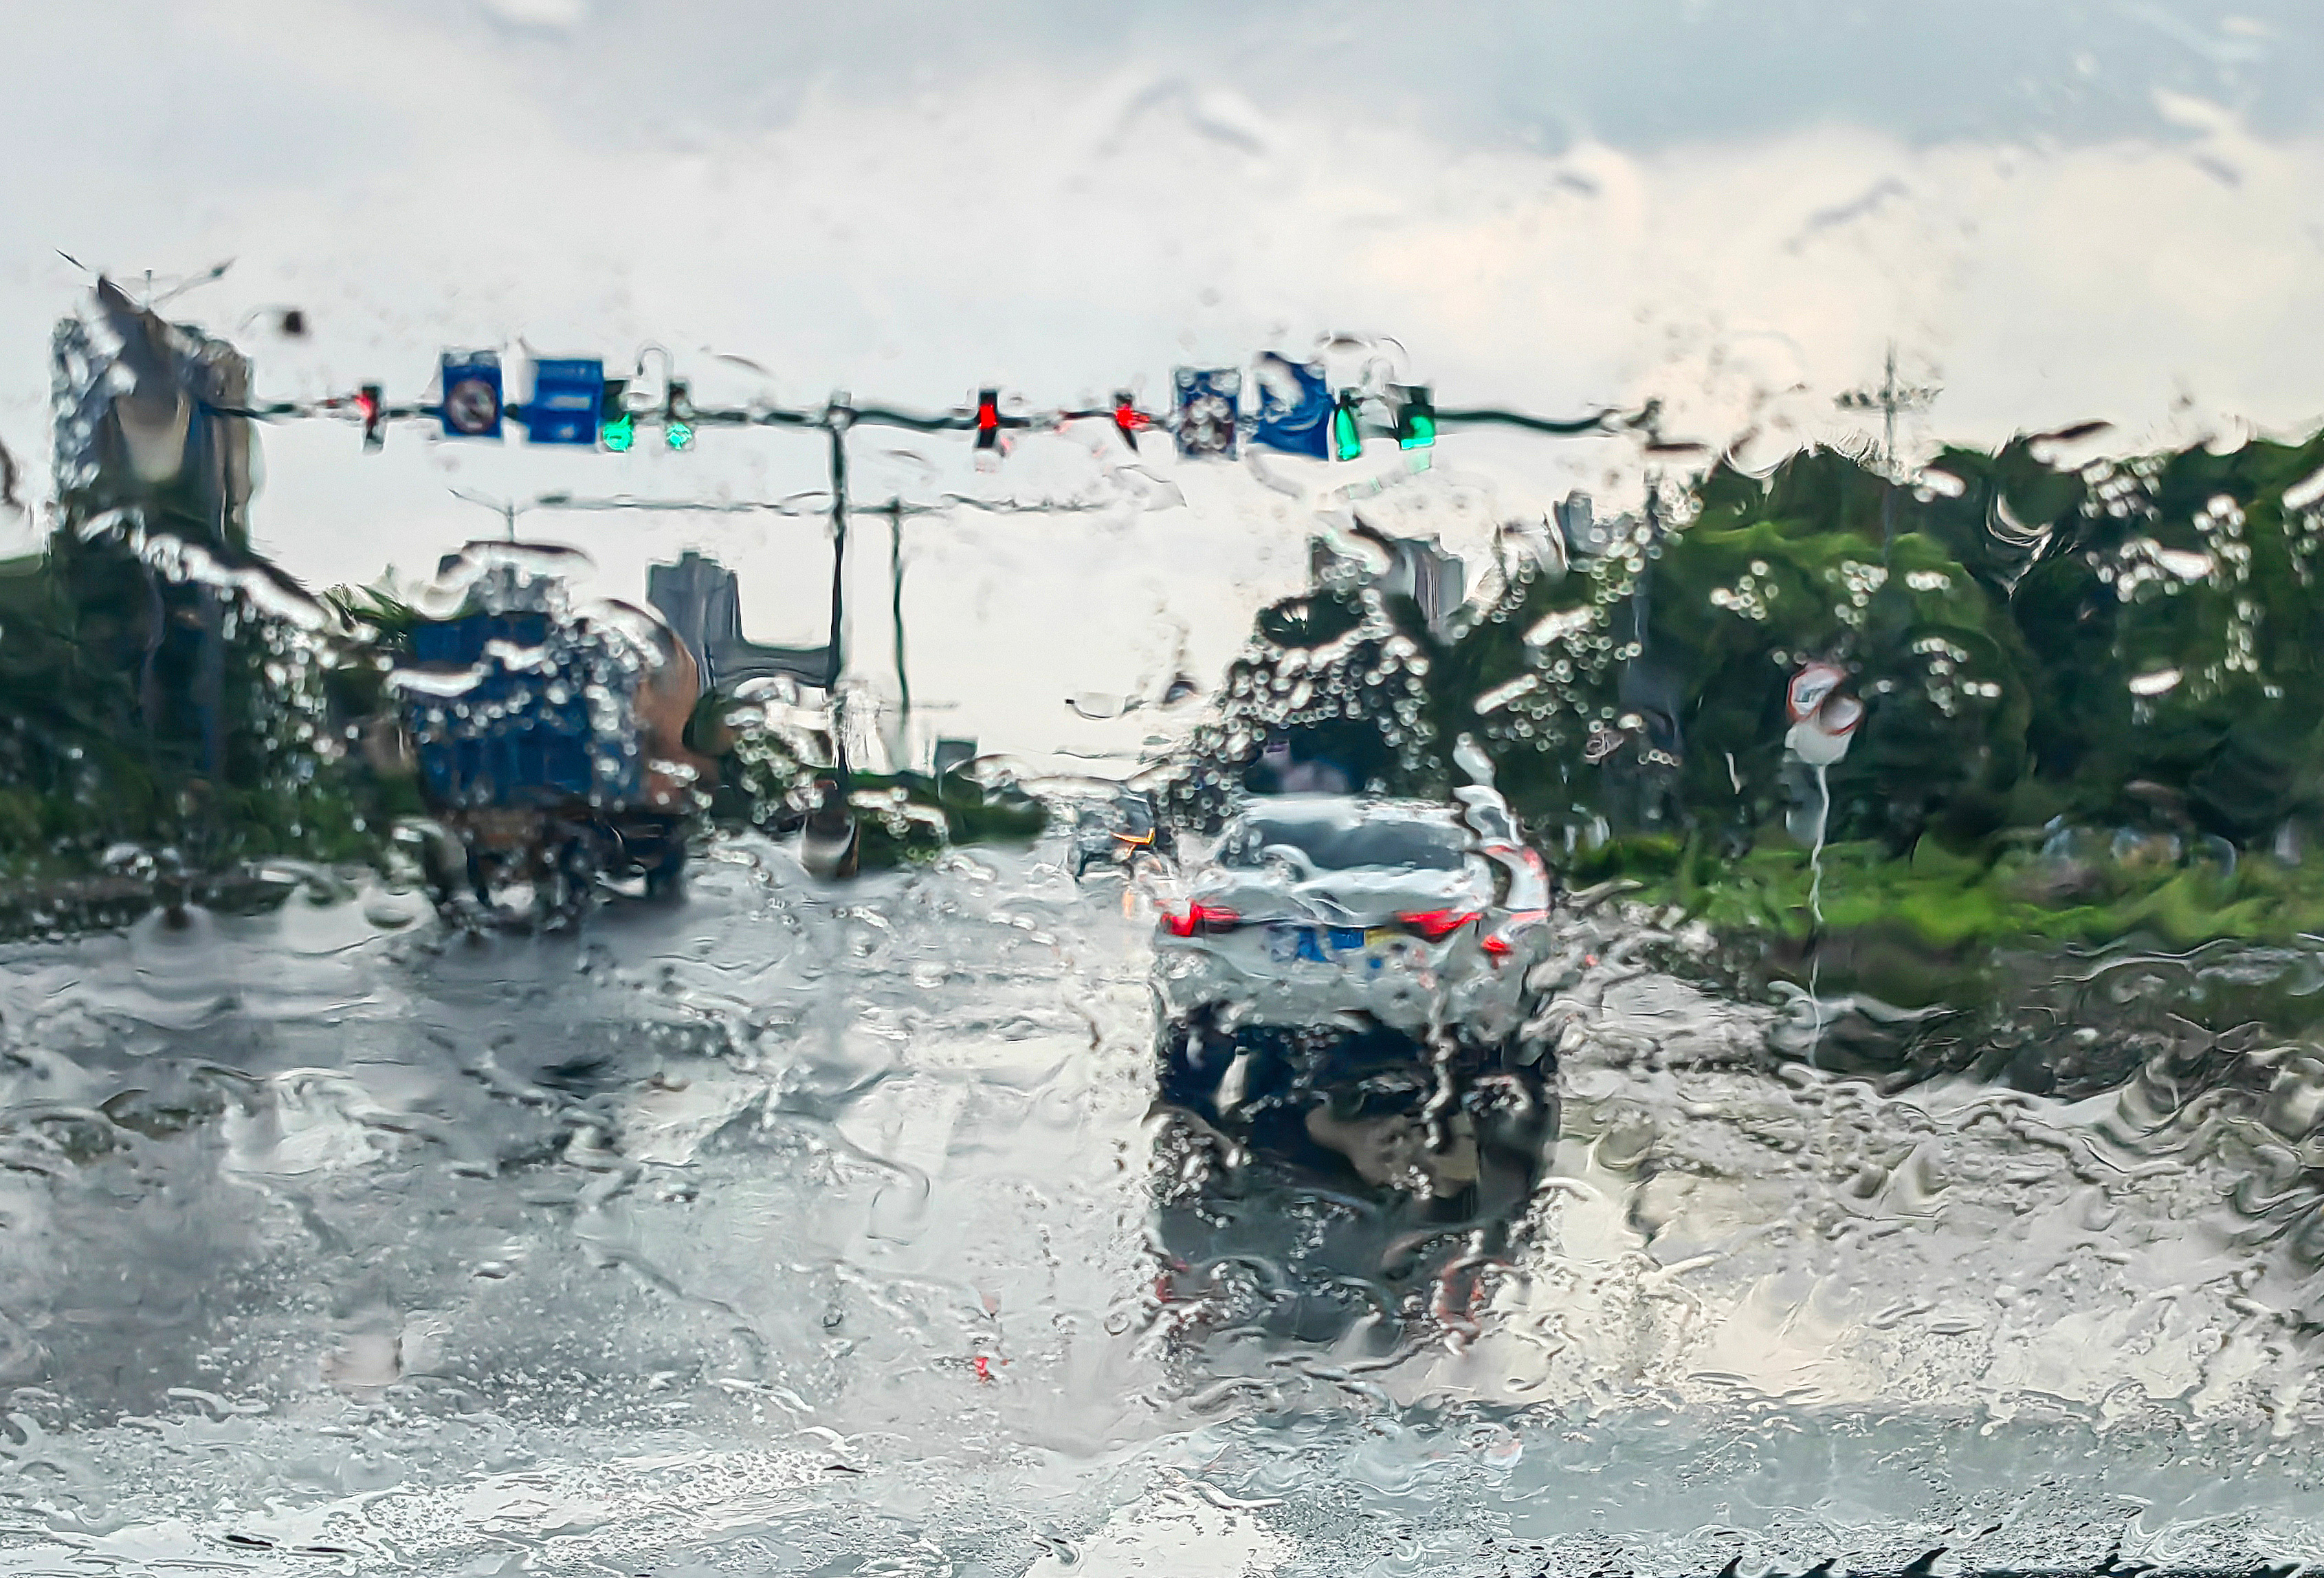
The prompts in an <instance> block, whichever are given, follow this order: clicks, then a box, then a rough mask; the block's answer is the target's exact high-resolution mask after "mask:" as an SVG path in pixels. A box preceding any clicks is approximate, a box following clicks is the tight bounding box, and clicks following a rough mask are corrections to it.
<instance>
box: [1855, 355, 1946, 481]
mask: <svg viewBox="0 0 2324 1578" xmlns="http://www.w3.org/2000/svg"><path fill="white" fill-rule="evenodd" d="M1940 392H1941V391H1940V390H1939V389H1938V388H1937V386H1936V385H1934V384H1914V383H1897V382H1896V342H1895V340H1890V341H1889V342H1888V363H1887V366H1886V370H1885V372H1884V373H1883V374H1882V376H1881V380H1880V384H1879V387H1877V388H1876V389H1851V390H1849V392H1847V393H1845V394H1842V395H1840V397H1839V398H1838V399H1836V400H1834V401H1832V403H1833V404H1834V405H1837V406H1839V407H1840V409H1841V410H1842V411H1878V412H1879V413H1880V459H1881V462H1882V464H1883V465H1885V466H1886V467H1887V469H1888V471H1889V473H1890V474H1891V475H1894V474H1895V470H1896V416H1897V413H1898V412H1900V411H1923V410H1925V409H1927V407H1928V406H1929V404H1930V402H1931V401H1934V400H1935V399H1936V398H1937V396H1938V394H1939V393H1940Z"/></svg>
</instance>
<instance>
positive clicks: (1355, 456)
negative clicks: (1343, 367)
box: [1332, 394, 1364, 460]
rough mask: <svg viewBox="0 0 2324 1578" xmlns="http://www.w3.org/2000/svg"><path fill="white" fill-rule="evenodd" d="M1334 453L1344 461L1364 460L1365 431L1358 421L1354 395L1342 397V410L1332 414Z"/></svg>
mask: <svg viewBox="0 0 2324 1578" xmlns="http://www.w3.org/2000/svg"><path fill="white" fill-rule="evenodd" d="M1332 453H1333V455H1334V456H1336V457H1339V458H1340V459H1342V460H1360V459H1362V458H1363V454H1364V435H1363V429H1362V428H1361V427H1360V426H1359V425H1358V423H1357V420H1356V397H1355V396H1354V395H1352V394H1343V395H1342V396H1341V397H1340V408H1339V409H1338V410H1337V411H1333V413H1332Z"/></svg>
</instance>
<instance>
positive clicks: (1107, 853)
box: [1072, 789, 1173, 880]
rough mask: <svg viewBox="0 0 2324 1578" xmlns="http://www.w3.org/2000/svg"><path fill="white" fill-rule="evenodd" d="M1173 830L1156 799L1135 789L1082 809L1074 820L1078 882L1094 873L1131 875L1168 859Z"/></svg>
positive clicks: (1086, 805)
mask: <svg viewBox="0 0 2324 1578" xmlns="http://www.w3.org/2000/svg"><path fill="white" fill-rule="evenodd" d="M1172 848H1173V843H1172V838H1171V834H1170V828H1169V826H1168V824H1167V823H1166V822H1165V821H1164V820H1163V818H1162V816H1161V813H1160V812H1159V811H1158V810H1157V809H1156V807H1155V805H1154V801H1153V799H1152V798H1150V797H1149V796H1147V795H1144V794H1141V793H1139V791H1138V790H1136V789H1120V790H1118V791H1117V792H1116V793H1115V794H1114V795H1113V796H1112V797H1111V798H1109V799H1103V800H1098V801H1093V802H1091V803H1089V804H1085V805H1084V806H1083V807H1082V808H1081V810H1080V812H1079V813H1078V814H1077V815H1076V817H1074V831H1073V855H1072V865H1073V872H1074V877H1075V879H1076V880H1078V879H1081V878H1084V877H1086V876H1087V875H1089V873H1090V872H1093V871H1095V872H1112V873H1119V874H1121V875H1129V874H1131V873H1133V872H1136V871H1138V870H1139V868H1140V867H1141V866H1142V865H1151V864H1155V863H1159V862H1160V861H1162V860H1165V859H1167V857H1168V856H1169V854H1171V852H1172Z"/></svg>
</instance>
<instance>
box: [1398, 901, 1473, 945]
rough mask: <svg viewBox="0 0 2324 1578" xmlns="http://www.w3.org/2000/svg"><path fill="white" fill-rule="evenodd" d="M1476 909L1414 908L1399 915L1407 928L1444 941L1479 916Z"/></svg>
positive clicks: (1429, 937) (1430, 939)
mask: <svg viewBox="0 0 2324 1578" xmlns="http://www.w3.org/2000/svg"><path fill="white" fill-rule="evenodd" d="M1477 914H1478V912H1477V911H1476V910H1474V909H1413V910H1407V911H1406V913H1404V914H1402V915H1399V916H1397V920H1398V921H1400V922H1402V923H1403V924H1404V926H1405V927H1406V929H1407V930H1411V931H1416V932H1418V933H1419V934H1420V935H1421V936H1422V937H1426V938H1427V939H1428V940H1429V941H1430V942H1433V943H1434V942H1442V941H1443V940H1444V939H1445V938H1446V937H1451V936H1452V934H1453V933H1454V932H1456V931H1459V930H1460V929H1461V928H1462V927H1464V926H1466V925H1468V924H1469V923H1470V922H1471V921H1472V920H1474V919H1476V918H1477Z"/></svg>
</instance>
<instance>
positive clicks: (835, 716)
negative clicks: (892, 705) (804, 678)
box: [824, 404, 848, 790]
mask: <svg viewBox="0 0 2324 1578" xmlns="http://www.w3.org/2000/svg"><path fill="white" fill-rule="evenodd" d="M843 411H844V407H843V406H841V405H837V404H835V405H834V406H833V408H832V410H831V411H829V412H828V413H827V414H826V415H825V418H824V429H825V431H826V432H828V433H829V434H830V435H831V647H830V661H831V680H830V684H829V685H828V686H827V687H825V694H826V695H827V696H828V697H830V700H831V752H832V757H833V766H834V767H835V769H836V770H837V772H838V776H839V787H840V789H842V790H844V789H846V788H847V784H848V771H847V719H846V718H845V717H844V715H842V712H841V707H842V705H843V704H842V702H841V699H840V690H839V680H840V676H841V675H842V674H843V673H844V672H845V670H846V667H847V659H846V648H845V646H844V644H843V639H842V638H843V637H844V633H845V631H846V623H847V593H846V585H847V421H846V418H845V417H844V415H843V414H842V412H843Z"/></svg>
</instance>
